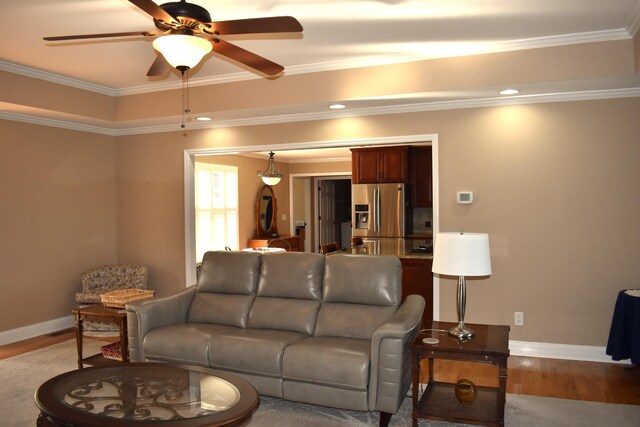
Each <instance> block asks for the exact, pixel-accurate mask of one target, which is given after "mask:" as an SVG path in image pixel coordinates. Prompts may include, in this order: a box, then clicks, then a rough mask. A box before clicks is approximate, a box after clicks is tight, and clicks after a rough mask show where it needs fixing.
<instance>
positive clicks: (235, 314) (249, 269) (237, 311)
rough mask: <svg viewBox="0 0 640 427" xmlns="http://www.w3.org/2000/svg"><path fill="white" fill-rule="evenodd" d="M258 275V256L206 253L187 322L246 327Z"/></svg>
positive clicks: (252, 254)
mask: <svg viewBox="0 0 640 427" xmlns="http://www.w3.org/2000/svg"><path fill="white" fill-rule="evenodd" d="M259 275H260V254H259V253H253V252H230V251H214V252H207V253H205V254H204V257H203V259H202V266H201V267H200V273H199V275H198V285H197V287H196V294H195V296H194V298H193V302H192V303H191V307H190V309H189V316H188V321H189V322H197V323H217V324H221V325H230V326H237V327H239V328H244V327H246V325H247V319H248V316H249V309H250V308H251V304H252V303H253V299H254V298H255V295H256V289H257V286H258V277H259Z"/></svg>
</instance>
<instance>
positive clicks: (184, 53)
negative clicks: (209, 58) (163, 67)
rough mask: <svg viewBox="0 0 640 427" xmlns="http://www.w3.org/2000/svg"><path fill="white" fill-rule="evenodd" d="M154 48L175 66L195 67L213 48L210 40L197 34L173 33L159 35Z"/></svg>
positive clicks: (154, 42)
mask: <svg viewBox="0 0 640 427" xmlns="http://www.w3.org/2000/svg"><path fill="white" fill-rule="evenodd" d="M153 48H154V49H155V50H157V51H158V52H160V53H161V54H162V56H164V59H166V60H167V62H168V63H169V64H171V66H172V67H174V68H179V67H186V68H193V67H195V66H196V65H198V63H199V62H200V61H201V60H202V58H203V57H204V56H205V55H206V54H207V53H209V52H211V49H212V48H213V46H212V44H211V42H210V41H208V40H205V39H201V38H199V37H196V36H187V35H184V34H172V35H169V36H162V37H158V38H157V39H155V40H154V41H153Z"/></svg>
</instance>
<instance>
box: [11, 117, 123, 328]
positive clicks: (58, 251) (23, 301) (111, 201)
mask: <svg viewBox="0 0 640 427" xmlns="http://www.w3.org/2000/svg"><path fill="white" fill-rule="evenodd" d="M0 135H2V138H0V233H1V237H0V312H2V316H1V317H0V331H5V330H10V329H14V328H18V327H22V326H27V325H31V324H36V323H40V322H45V321H48V320H52V319H58V318H61V317H65V316H69V315H71V309H72V307H73V305H74V297H75V293H76V292H78V291H80V274H81V273H82V272H83V271H87V270H89V269H91V268H94V267H96V266H98V265H101V264H109V263H114V262H116V261H117V251H116V204H115V200H116V179H115V171H116V143H115V139H114V138H112V137H106V136H100V135H94V134H88V133H82V132H74V131H69V130H62V129H57V128H52V127H44V126H35V125H28V124H24V123H18V122H10V121H2V120H0Z"/></svg>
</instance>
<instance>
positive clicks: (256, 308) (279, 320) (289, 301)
mask: <svg viewBox="0 0 640 427" xmlns="http://www.w3.org/2000/svg"><path fill="white" fill-rule="evenodd" d="M323 271H324V256H323V255H320V254H312V253H302V252H287V253H280V254H264V255H262V267H261V270H260V279H259V280H258V292H257V296H256V299H255V301H254V302H253V306H252V307H251V312H250V313H249V322H248V327H249V328H260V329H279V330H284V331H295V332H302V333H306V334H309V335H311V334H312V333H313V330H314V327H315V322H316V316H317V314H318V307H319V306H320V299H321V297H322V274H323Z"/></svg>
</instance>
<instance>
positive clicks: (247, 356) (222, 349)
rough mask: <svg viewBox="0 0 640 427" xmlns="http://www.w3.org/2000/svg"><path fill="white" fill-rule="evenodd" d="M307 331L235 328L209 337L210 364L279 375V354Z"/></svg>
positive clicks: (300, 338) (230, 368) (216, 366)
mask: <svg viewBox="0 0 640 427" xmlns="http://www.w3.org/2000/svg"><path fill="white" fill-rule="evenodd" d="M306 337H308V335H305V334H301V333H298V332H290V331H276V330H269V329H237V330H234V331H229V332H228V333H221V334H216V335H214V336H212V337H211V345H210V347H209V362H210V364H211V367H212V368H215V369H224V370H229V371H235V372H242V373H246V374H256V375H264V376H271V377H281V376H282V354H283V351H284V349H285V347H287V346H288V345H290V344H292V343H295V342H298V341H300V340H302V339H304V338H306Z"/></svg>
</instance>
